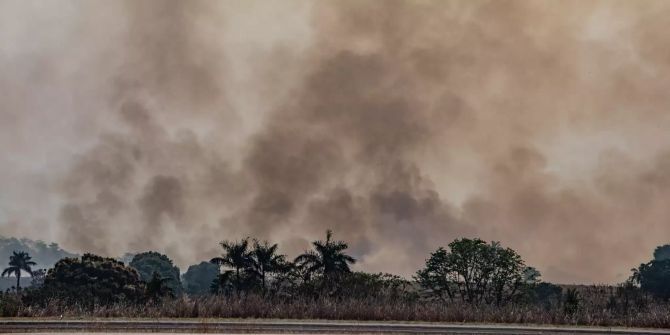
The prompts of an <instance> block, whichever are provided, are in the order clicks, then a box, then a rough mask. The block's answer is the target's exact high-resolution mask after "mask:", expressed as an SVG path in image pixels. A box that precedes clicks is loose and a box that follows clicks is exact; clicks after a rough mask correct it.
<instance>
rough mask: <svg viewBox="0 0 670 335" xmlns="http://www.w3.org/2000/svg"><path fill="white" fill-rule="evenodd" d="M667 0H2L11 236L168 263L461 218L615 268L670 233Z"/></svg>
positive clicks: (542, 251)
mask: <svg viewBox="0 0 670 335" xmlns="http://www.w3.org/2000/svg"><path fill="white" fill-rule="evenodd" d="M669 16H670V2H667V1H584V0H578V1H577V0H575V1H498V0H491V1H477V0H462V1H446V0H445V1H361V0H352V1H330V2H318V3H317V2H312V1H293V0H292V1H272V2H261V1H215V0H212V1H198V0H190V1H178V0H164V1H158V0H156V1H154V0H144V1H131V0H129V1H102V0H78V1H67V0H62V1H32V0H0V153H1V155H0V234H2V235H8V236H17V237H24V236H25V237H30V238H40V239H46V240H49V241H56V242H59V243H61V244H62V245H63V247H64V248H66V249H68V250H71V251H75V252H84V251H90V252H95V253H101V254H105V255H112V256H114V255H121V254H123V253H124V252H126V251H140V250H147V249H152V250H157V251H161V252H165V253H167V254H168V255H169V256H170V257H172V258H173V259H175V261H176V262H177V263H178V264H179V265H180V266H181V267H185V266H187V265H188V264H193V263H196V262H199V261H201V260H203V259H209V258H210V257H212V256H214V255H216V254H218V253H219V250H218V245H217V243H218V242H219V241H220V240H223V239H237V238H241V237H244V236H255V237H259V238H265V239H270V240H272V241H275V242H279V243H280V247H281V248H282V251H283V252H285V253H288V254H289V255H290V256H294V255H296V253H298V252H300V251H302V250H304V249H305V248H308V247H309V244H308V243H309V241H311V240H313V239H315V238H320V237H323V236H324V235H325V230H326V229H327V228H332V229H333V230H334V231H335V236H336V237H338V238H341V239H345V240H347V241H348V242H349V243H350V245H351V252H352V254H353V255H355V256H356V257H357V258H359V260H360V262H359V263H358V264H357V266H356V268H357V269H363V270H367V271H386V272H394V273H399V274H403V275H406V276H409V275H411V274H412V273H414V272H415V271H416V270H417V269H418V268H419V267H421V266H422V264H423V262H424V260H425V259H426V258H427V257H428V253H429V252H430V251H432V250H434V249H435V248H437V247H438V246H442V245H446V244H447V243H449V242H450V241H452V240H453V239H455V238H458V237H475V236H478V237H481V238H483V239H486V240H497V241H501V242H502V243H503V245H505V246H510V247H512V248H514V249H515V250H517V251H518V252H519V253H520V254H521V255H522V256H523V258H524V259H525V260H526V261H527V263H528V264H529V265H533V266H535V267H537V268H538V269H539V270H540V271H541V272H542V273H543V276H544V279H545V280H550V281H557V282H563V283H572V282H589V283H590V282H597V283H610V282H618V281H622V280H624V279H625V278H626V277H627V276H628V275H629V273H630V272H629V269H630V268H632V267H634V266H636V265H637V264H639V263H640V262H642V261H646V260H648V259H649V258H651V253H652V250H653V248H654V247H655V246H657V245H659V244H663V243H667V242H670V224H669V222H668V218H670V206H669V205H670V132H669V131H668V129H670V112H669V111H668V110H667V109H668V107H670V94H669V93H668V88H670V44H669V43H668V41H667V31H668V29H667V23H666V22H667V18H668V17H669Z"/></svg>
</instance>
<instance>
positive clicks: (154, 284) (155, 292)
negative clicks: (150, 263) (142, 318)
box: [146, 272, 174, 301]
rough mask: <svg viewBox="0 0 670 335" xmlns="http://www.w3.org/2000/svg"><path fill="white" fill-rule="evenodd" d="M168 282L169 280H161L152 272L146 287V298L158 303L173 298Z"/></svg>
mask: <svg viewBox="0 0 670 335" xmlns="http://www.w3.org/2000/svg"><path fill="white" fill-rule="evenodd" d="M170 281H171V279H170V278H161V275H160V274H159V273H158V272H154V273H153V275H151V279H150V280H149V281H148V282H147V285H146V286H147V289H146V293H147V298H149V300H151V301H159V300H161V299H162V298H165V297H174V292H173V291H172V288H171V287H170V286H169V282H170Z"/></svg>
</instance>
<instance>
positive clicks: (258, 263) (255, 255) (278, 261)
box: [249, 240, 285, 292]
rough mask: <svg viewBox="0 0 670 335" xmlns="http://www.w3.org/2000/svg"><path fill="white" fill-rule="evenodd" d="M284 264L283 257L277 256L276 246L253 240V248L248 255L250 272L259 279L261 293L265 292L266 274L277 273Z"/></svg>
mask: <svg viewBox="0 0 670 335" xmlns="http://www.w3.org/2000/svg"><path fill="white" fill-rule="evenodd" d="M284 263H285V256H284V255H279V254H277V244H272V245H271V244H269V243H268V241H263V242H259V241H258V240H254V248H253V249H252V250H251V252H250V253H249V265H250V267H251V272H252V273H253V274H254V276H256V277H257V278H259V279H260V282H261V288H262V289H263V292H265V290H266V279H267V276H268V274H271V273H274V272H277V271H279V270H280V269H281V268H282V266H283V264H284Z"/></svg>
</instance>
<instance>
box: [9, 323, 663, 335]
mask: <svg viewBox="0 0 670 335" xmlns="http://www.w3.org/2000/svg"><path fill="white" fill-rule="evenodd" d="M51 332H59V333H73V332H76V333H92V332H97V333H100V332H106V333H115V332H123V333H137V334H139V333H175V332H177V333H228V334H230V333H235V334H251V333H254V334H286V333H293V334H380V333H384V334H545V335H546V334H670V330H650V329H626V328H586V327H579V328H577V327H551V326H549V327H541V326H507V325H467V324H466V325H462V324H437V323H396V322H384V323H381V322H325V321H324V322H320V321H272V320H240V321H237V320H235V321H231V320H195V319H194V320H160V321H146V320H142V321H135V320H133V321H129V320H91V321H81V320H76V321H75V320H71V321H69V320H58V321H54V320H34V319H9V320H0V333H33V334H38V333H40V334H43V333H51Z"/></svg>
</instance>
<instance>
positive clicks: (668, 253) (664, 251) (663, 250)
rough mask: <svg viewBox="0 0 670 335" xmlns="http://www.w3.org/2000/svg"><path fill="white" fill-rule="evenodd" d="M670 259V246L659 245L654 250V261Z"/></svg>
mask: <svg viewBox="0 0 670 335" xmlns="http://www.w3.org/2000/svg"><path fill="white" fill-rule="evenodd" d="M666 259H670V244H665V245H659V246H658V247H656V249H655V250H654V260H656V261H664V260H666Z"/></svg>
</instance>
